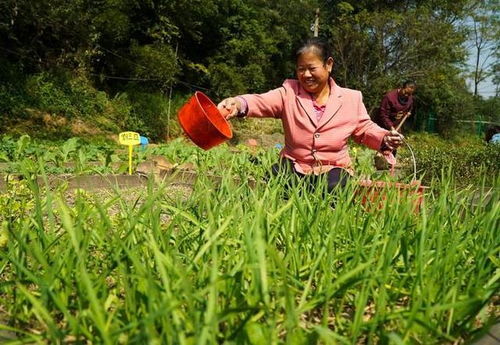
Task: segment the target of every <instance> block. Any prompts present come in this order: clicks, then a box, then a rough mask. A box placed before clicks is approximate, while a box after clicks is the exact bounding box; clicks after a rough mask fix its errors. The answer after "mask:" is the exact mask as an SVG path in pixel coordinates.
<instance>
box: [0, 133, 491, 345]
mask: <svg viewBox="0 0 500 345" xmlns="http://www.w3.org/2000/svg"><path fill="white" fill-rule="evenodd" d="M16 145H17V144H12V147H11V150H10V151H8V152H7V151H4V152H3V155H4V156H3V157H4V161H12V162H13V163H15V165H14V167H15V169H16V170H17V172H18V173H19V174H21V176H22V178H21V179H17V180H10V181H9V182H7V184H6V188H5V189H4V190H2V191H0V210H1V213H0V217H1V222H2V223H1V225H2V227H1V230H0V231H1V233H0V339H1V341H2V343H3V344H426V345H428V344H463V343H464V341H468V340H469V339H471V338H473V337H474V336H475V335H476V334H477V333H478V332H479V330H480V329H482V328H483V327H486V326H488V325H491V324H492V323H495V322H498V318H499V313H500V312H499V300H498V291H499V287H500V282H499V278H500V270H499V266H500V241H499V239H500V226H499V217H498V215H499V214H500V202H499V199H498V193H497V192H496V191H497V190H498V188H499V187H500V181H499V179H498V178H495V179H493V181H494V182H493V185H491V184H490V185H489V186H484V185H482V184H484V183H485V182H484V181H486V176H484V177H485V178H484V179H482V180H478V181H476V182H477V183H476V185H475V186H470V187H464V186H461V187H460V188H457V187H456V185H455V181H454V178H453V176H452V174H451V173H450V171H448V170H447V169H443V174H442V175H441V176H438V177H434V178H432V179H431V182H430V183H429V184H428V185H429V187H430V188H429V189H428V192H427V194H426V195H425V202H424V204H423V205H422V207H421V208H420V209H419V210H416V209H415V196H414V195H413V193H412V192H411V191H409V192H408V193H397V192H396V191H394V190H391V189H387V190H384V193H385V194H384V197H385V200H384V201H382V202H380V203H379V202H377V201H374V202H373V203H368V204H365V205H363V204H362V203H361V199H362V198H361V197H362V195H359V194H357V192H356V180H355V179H353V181H352V183H350V184H349V185H348V186H347V187H346V188H345V189H344V190H342V191H339V192H338V193H336V194H333V195H325V193H324V192H323V190H321V189H320V188H318V189H316V190H315V191H314V192H311V193H304V192H303V190H302V189H301V188H300V187H301V186H300V185H299V186H296V187H293V188H291V189H289V190H284V188H283V185H284V181H283V178H281V177H277V178H267V177H266V176H267V174H268V170H269V168H270V166H271V164H272V163H273V162H274V161H275V160H276V157H277V151H276V150H275V149H267V150H264V149H262V150H259V152H258V153H256V154H255V153H252V152H250V151H249V150H245V149H241V150H240V151H239V152H230V151H229V150H228V149H227V147H218V148H216V149H214V150H211V151H209V152H202V151H200V150H197V149H195V148H193V147H190V146H186V145H185V144H183V143H182V142H174V143H172V144H171V145H166V146H160V147H156V148H154V149H151V150H153V153H155V154H162V155H164V156H165V157H167V158H168V159H169V160H171V161H173V162H179V163H184V162H191V163H192V164H194V166H195V168H196V171H197V174H198V179H197V180H196V182H195V184H194V185H193V186H184V187H185V188H184V187H183V188H181V189H173V188H172V183H174V182H175V178H174V177H172V178H171V179H166V180H164V181H163V182H162V183H160V184H155V183H153V181H151V182H149V183H148V186H147V187H146V188H139V189H134V190H127V189H123V190H121V189H118V188H116V189H114V190H108V191H98V192H89V191H84V190H74V191H69V190H67V189H66V187H65V186H64V185H61V186H59V187H57V188H52V189H48V188H46V187H45V185H44V183H42V182H39V180H37V179H36V178H35V177H36V176H42V177H43V176H47V174H49V173H50V171H48V170H50V169H56V168H57V167H62V165H60V162H64V161H65V160H66V159H70V158H71V159H72V160H76V161H78V159H80V165H77V166H79V167H80V168H79V170H78V172H80V173H81V172H85V171H88V170H89V169H90V170H92V169H93V168H88V167H89V165H88V164H87V163H88V161H90V160H91V159H92V160H96V161H100V162H102V166H104V167H106V162H108V163H109V162H111V161H117V160H119V158H120V154H121V153H119V154H116V153H114V151H113V150H115V148H108V149H105V150H102V149H101V150H100V151H99V150H98V149H96V151H95V152H96V153H92V152H94V151H92V150H93V149H92V148H91V147H89V146H85V145H82V147H81V148H72V147H69V144H66V145H67V146H68V147H66V151H64V150H63V147H64V145H61V146H59V148H57V150H52V149H49V148H45V149H43V147H42V149H39V151H38V152H31V151H30V152H31V153H30V152H28V153H27V151H26V147H24V148H22V147H21V148H20V147H19V146H16ZM35 151H36V150H35ZM50 152H54V153H53V154H50ZM89 152H90V153H89ZM98 152H101V153H98ZM102 152H104V153H102ZM64 153H66V157H63V155H64ZM5 157H6V158H5ZM48 157H49V158H48ZM50 157H52V158H50ZM68 157H69V158H68ZM79 157H80V158H79ZM86 157H91V158H86ZM106 157H107V158H106ZM121 159H123V160H125V159H124V158H123V157H122V158H121ZM139 159H145V158H144V157H142V156H141V157H139ZM49 167H51V168H49ZM54 167H56V168H54ZM106 169H110V168H106ZM93 171H95V170H93ZM97 171H98V172H103V171H104V172H106V170H97ZM122 171H123V172H125V171H126V168H125V169H122ZM213 174H216V175H218V176H220V177H221V179H220V180H219V181H217V182H214V180H213V179H211V178H210V176H211V175H213ZM488 178H489V180H490V181H491V176H488ZM37 181H38V182H37ZM250 181H257V183H255V184H253V183H250ZM486 187H493V188H494V189H493V192H491V191H489V189H488V188H486ZM481 191H484V193H483V192H481ZM488 191H489V192H488ZM358 192H359V190H358ZM361 193H362V192H361Z"/></svg>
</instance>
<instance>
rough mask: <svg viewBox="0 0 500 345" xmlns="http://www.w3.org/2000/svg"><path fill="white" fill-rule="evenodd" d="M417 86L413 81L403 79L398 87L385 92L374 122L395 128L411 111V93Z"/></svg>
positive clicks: (388, 128)
mask: <svg viewBox="0 0 500 345" xmlns="http://www.w3.org/2000/svg"><path fill="white" fill-rule="evenodd" d="M416 88H417V84H416V83H415V82H414V81H411V80H407V81H405V82H404V83H403V84H402V85H401V87H400V88H398V89H394V90H391V91H389V92H387V93H386V94H385V96H384V98H382V102H381V103H380V108H379V109H378V112H377V113H376V116H375V119H374V120H375V122H376V123H377V124H378V125H379V126H380V127H382V128H385V129H387V130H391V129H394V128H397V127H398V125H399V124H400V122H401V121H402V120H403V118H405V117H408V116H410V115H411V112H412V111H413V94H414V93H415V90H416Z"/></svg>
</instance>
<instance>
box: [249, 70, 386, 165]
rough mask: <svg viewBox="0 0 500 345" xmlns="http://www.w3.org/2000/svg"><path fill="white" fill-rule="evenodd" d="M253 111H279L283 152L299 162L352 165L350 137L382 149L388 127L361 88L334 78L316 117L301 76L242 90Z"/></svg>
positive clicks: (268, 113) (255, 113)
mask: <svg viewBox="0 0 500 345" xmlns="http://www.w3.org/2000/svg"><path fill="white" fill-rule="evenodd" d="M241 97H243V98H244V99H245V101H246V102H247V104H248V114H247V116H250V117H275V118H279V119H281V121H282V122H283V129H284V132H285V147H284V148H283V150H282V151H281V156H282V157H286V158H289V159H291V160H293V161H295V162H298V163H300V165H304V164H306V165H309V166H311V167H314V166H318V165H328V166H335V167H342V168H345V169H347V170H349V171H352V164H351V158H350V157H349V152H348V146H347V142H348V139H349V137H351V136H352V137H353V139H354V140H355V141H356V142H358V143H361V144H363V145H365V146H368V147H370V148H372V149H374V150H379V149H380V146H381V144H382V139H383V137H384V136H385V134H386V133H388V131H387V130H385V129H383V128H380V127H379V126H378V125H376V124H375V123H374V122H372V121H371V120H370V117H369V116H368V113H367V111H366V108H365V105H364V104H363V100H362V95H361V92H360V91H356V90H350V89H346V88H342V87H339V86H338V85H337V84H336V83H335V82H334V81H333V79H331V78H330V96H329V98H328V102H327V104H326V109H325V112H324V114H323V116H322V117H321V119H320V120H319V122H318V120H317V119H316V115H315V112H314V109H313V102H312V99H311V96H310V95H309V94H308V93H307V92H306V91H305V90H304V89H303V88H302V87H301V86H300V84H299V82H298V80H293V79H287V80H285V82H284V83H283V86H282V87H280V88H277V89H274V90H271V91H269V92H266V93H263V94H252V95H242V96H241Z"/></svg>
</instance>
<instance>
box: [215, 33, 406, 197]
mask: <svg viewBox="0 0 500 345" xmlns="http://www.w3.org/2000/svg"><path fill="white" fill-rule="evenodd" d="M333 66H334V60H333V57H332V56H331V54H330V49H329V47H328V44H327V43H326V42H325V41H324V40H321V39H318V38H313V39H310V40H308V41H306V42H305V43H304V44H303V45H302V47H301V48H300V49H298V50H297V53H296V77H297V79H296V80H292V79H289V80H285V82H284V83H283V85H282V86H281V87H279V88H277V89H274V90H271V91H268V92H266V93H263V94H248V95H240V96H236V97H231V98H227V99H225V100H223V101H222V102H220V103H219V105H218V107H219V108H220V109H221V110H226V111H227V112H228V113H229V114H228V116H227V118H228V119H229V118H231V117H233V116H248V117H274V118H279V119H281V121H282V123H283V128H284V133H285V146H284V148H283V149H282V150H281V153H280V156H281V160H280V162H279V163H277V164H275V166H274V167H273V169H272V171H273V173H275V174H278V173H282V172H284V173H285V174H287V175H290V176H292V175H295V176H298V177H300V178H304V177H306V176H307V175H321V174H326V175H327V181H328V186H327V188H328V190H329V191H331V190H333V189H334V188H335V187H336V186H337V185H345V183H346V180H347V179H348V177H349V176H350V175H351V174H352V173H353V170H352V163H351V158H350V157H349V152H348V140H349V138H350V137H352V138H353V139H354V140H355V141H357V142H359V143H362V144H364V145H365V146H368V147H370V148H372V149H374V150H392V149H393V148H395V147H397V146H399V145H400V144H401V142H402V138H401V136H400V135H399V134H398V133H397V132H395V131H394V132H393V131H388V130H385V129H383V128H380V127H379V126H377V125H376V124H375V123H373V122H372V121H371V120H370V117H369V116H368V113H367V111H366V108H365V106H364V104H363V101H362V96H361V92H359V91H356V90H350V89H346V88H342V87H339V86H338V85H337V84H336V83H335V81H334V80H333V79H332V78H331V77H330V73H331V72H332V69H333ZM311 180H312V181H315V180H317V179H316V178H312V179H311Z"/></svg>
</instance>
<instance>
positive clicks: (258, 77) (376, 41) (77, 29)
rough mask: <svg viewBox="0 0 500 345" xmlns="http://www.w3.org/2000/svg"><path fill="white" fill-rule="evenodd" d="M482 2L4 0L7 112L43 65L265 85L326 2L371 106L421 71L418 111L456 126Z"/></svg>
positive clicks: (344, 80)
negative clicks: (469, 21) (474, 13)
mask: <svg viewBox="0 0 500 345" xmlns="http://www.w3.org/2000/svg"><path fill="white" fill-rule="evenodd" d="M476 5H477V1H474V0H454V1H449V0H403V1H401V0H397V1H396V0H347V1H340V0H274V1H264V0H246V1H243V0H176V1H172V0H148V1H139V0H75V1H70V2H68V1H62V0H39V1H29V0H4V1H3V2H1V3H0V60H1V61H0V62H1V63H2V65H3V66H4V68H0V73H1V75H0V77H1V79H2V85H1V87H0V93H2V92H3V95H0V103H1V104H3V106H2V112H5V111H8V108H9V107H8V105H9V102H10V103H12V102H11V101H10V100H11V99H14V98H16V97H18V95H17V94H16V92H17V91H15V90H19V89H20V88H19V86H20V85H21V84H22V83H23V80H25V79H26V80H27V79H29V78H28V77H29V76H30V75H39V74H40V73H45V74H43V76H44V78H45V79H43V80H46V76H47V73H48V74H49V75H50V74H51V73H53V71H60V70H61V69H64V70H66V71H70V72H71V73H73V74H75V75H76V76H78V77H79V78H82V77H84V78H86V79H87V80H88V81H90V82H91V83H92V84H93V85H94V86H95V87H96V88H97V89H99V90H103V91H105V92H107V93H108V94H109V95H110V97H114V96H115V95H119V94H121V93H123V92H128V91H127V90H130V89H131V87H135V88H136V89H138V90H140V92H152V93H158V92H160V93H165V92H166V90H168V89H169V88H170V87H171V86H173V87H174V88H175V89H176V90H178V91H179V92H181V93H186V94H187V93H190V92H192V91H193V90H194V89H197V88H202V89H203V90H205V91H206V92H207V93H208V94H209V96H211V97H213V98H215V99H219V98H221V97H224V96H228V95H232V94H237V93H244V92H263V91H265V90H267V89H270V88H274V87H277V86H278V85H280V84H281V82H282V80H283V79H285V78H287V77H290V76H293V73H294V67H293V66H294V61H293V52H294V50H295V49H296V48H297V46H298V45H299V44H300V42H301V41H302V40H303V39H304V38H306V37H308V36H311V35H312V32H311V30H310V28H311V24H312V22H313V20H314V12H315V9H316V8H320V10H321V11H320V30H319V31H320V36H323V37H325V38H327V39H328V40H329V41H330V43H331V44H332V47H333V52H334V58H335V67H334V76H335V78H336V80H337V82H338V83H339V84H340V85H342V86H347V87H351V88H356V89H360V90H362V91H363V93H364V95H365V103H366V104H367V107H368V108H369V109H374V108H375V107H377V106H378V102H379V101H380V99H381V97H382V95H383V93H384V92H386V91H387V90H388V89H391V88H394V87H396V86H397V85H398V84H399V83H400V82H401V81H402V80H403V79H407V78H411V79H416V80H417V82H418V84H419V88H418V94H417V98H418V100H417V103H418V107H419V108H418V109H419V112H420V113H421V114H425V113H426V112H429V111H433V112H435V113H437V114H438V116H439V118H440V122H441V123H443V124H448V123H450V120H453V119H456V118H460V117H471V116H473V114H472V113H473V110H470V111H469V113H468V114H465V113H464V109H465V110H466V109H468V104H469V99H468V97H469V96H470V93H469V92H468V91H467V88H466V85H465V82H464V80H465V78H464V71H465V68H464V63H465V59H466V51H465V48H464V42H465V41H466V39H467V30H466V29H467V28H466V27H464V26H463V25H460V23H461V22H463V20H464V19H465V18H466V17H467V16H468V15H469V14H470V13H471V9H473V8H474V6H476ZM495 25H497V24H495ZM497 57H498V56H497ZM497 61H498V59H493V60H492V63H493V64H492V66H494V64H495V63H497ZM5 66H11V67H9V68H6V67H5ZM8 70H15V71H17V72H15V73H13V72H12V71H8ZM493 70H494V69H493ZM57 73H59V72H57ZM14 75H16V76H14ZM19 75H20V76H21V78H19ZM497 79H498V78H497ZM13 90H14V91H13ZM17 93H18V92H17ZM19 97H21V96H19ZM132 98H133V97H132ZM132 98H130V99H132ZM469 108H470V107H469Z"/></svg>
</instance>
